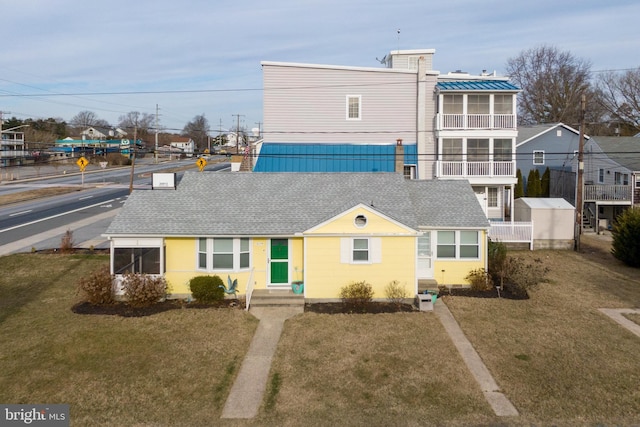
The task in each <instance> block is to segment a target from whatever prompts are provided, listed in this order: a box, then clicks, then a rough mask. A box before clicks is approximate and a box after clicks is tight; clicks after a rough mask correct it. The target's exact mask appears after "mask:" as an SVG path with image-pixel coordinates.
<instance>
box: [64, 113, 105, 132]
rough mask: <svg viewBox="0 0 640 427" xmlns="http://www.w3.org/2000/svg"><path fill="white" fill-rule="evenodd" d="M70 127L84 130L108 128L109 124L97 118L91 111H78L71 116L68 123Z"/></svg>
mask: <svg viewBox="0 0 640 427" xmlns="http://www.w3.org/2000/svg"><path fill="white" fill-rule="evenodd" d="M69 123H70V124H71V126H73V127H75V128H79V129H86V128H88V127H105V128H108V127H109V122H107V121H106V120H102V119H100V118H98V115H97V114H96V113H94V112H93V111H88V110H85V111H80V112H79V113H78V114H76V115H75V116H73V118H72V119H71V121H70V122H69Z"/></svg>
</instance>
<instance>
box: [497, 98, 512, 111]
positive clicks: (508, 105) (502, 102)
mask: <svg viewBox="0 0 640 427" xmlns="http://www.w3.org/2000/svg"><path fill="white" fill-rule="evenodd" d="M493 113H494V114H513V95H493Z"/></svg>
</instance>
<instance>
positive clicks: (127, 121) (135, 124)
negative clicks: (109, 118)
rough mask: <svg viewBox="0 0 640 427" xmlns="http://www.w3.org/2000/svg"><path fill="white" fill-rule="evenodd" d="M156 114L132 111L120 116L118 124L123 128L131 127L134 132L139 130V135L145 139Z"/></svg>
mask: <svg viewBox="0 0 640 427" xmlns="http://www.w3.org/2000/svg"><path fill="white" fill-rule="evenodd" d="M154 120H155V116H154V115H153V114H149V113H140V112H139V111H130V112H128V113H127V114H123V115H122V116H120V117H119V118H118V121H119V123H118V126H119V127H120V128H122V129H130V130H131V132H132V134H133V133H134V129H135V130H137V136H138V137H140V138H142V139H144V138H145V137H146V136H147V135H148V134H149V128H150V127H151V125H152V124H153V122H154Z"/></svg>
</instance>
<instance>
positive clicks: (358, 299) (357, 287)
mask: <svg viewBox="0 0 640 427" xmlns="http://www.w3.org/2000/svg"><path fill="white" fill-rule="evenodd" d="M340 298H341V299H342V302H343V303H345V304H348V305H353V306H363V305H365V304H367V303H369V302H371V300H372V299H373V288H372V287H371V285H370V284H369V283H367V282H366V281H364V280H363V281H362V282H351V283H349V284H348V285H346V286H343V287H342V288H341V289H340Z"/></svg>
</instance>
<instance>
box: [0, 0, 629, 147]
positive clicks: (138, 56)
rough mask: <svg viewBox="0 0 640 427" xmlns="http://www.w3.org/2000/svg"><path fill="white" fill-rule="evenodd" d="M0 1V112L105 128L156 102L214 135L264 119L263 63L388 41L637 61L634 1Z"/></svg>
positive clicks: (166, 121) (163, 112) (473, 68)
mask: <svg viewBox="0 0 640 427" xmlns="http://www.w3.org/2000/svg"><path fill="white" fill-rule="evenodd" d="M0 8H1V9H0V10H2V17H3V19H2V48H1V49H0V52H2V56H1V57H2V60H1V61H0V111H5V112H7V113H6V114H5V118H6V117H11V116H15V117H17V118H20V119H26V118H29V117H32V118H48V117H56V118H58V117H59V118H62V119H64V120H67V121H68V120H70V119H71V118H72V117H73V116H74V115H76V114H77V113H78V112H80V111H83V110H90V111H93V112H95V113H96V114H97V115H98V117H100V118H102V119H105V120H107V121H109V122H110V123H112V124H114V125H115V124H117V122H118V119H119V117H120V116H121V115H123V114H125V113H127V112H129V111H140V112H146V113H150V114H155V112H156V105H158V106H159V114H160V116H159V117H160V125H161V126H163V127H165V128H167V129H169V130H176V131H179V130H181V129H182V128H183V127H184V125H185V124H186V123H187V122H188V121H190V120H192V119H193V118H194V117H195V116H196V115H198V114H204V115H205V117H206V118H207V119H208V121H209V123H210V125H211V128H212V131H217V130H218V128H219V127H220V126H221V127H222V129H223V130H224V129H228V128H230V127H232V126H235V124H236V117H235V116H234V115H236V114H239V115H240V120H241V126H244V127H246V128H247V129H251V128H253V127H257V126H258V125H257V123H258V122H261V121H262V91H261V88H262V72H261V66H260V62H261V61H284V62H302V63H313V64H335V65H352V66H362V67H380V66H381V65H380V64H379V63H378V62H377V61H376V58H382V57H384V55H385V54H387V53H388V52H389V51H391V50H396V49H424V48H433V49H435V50H436V54H435V57H434V69H436V70H438V71H441V72H448V71H453V70H464V71H468V72H470V73H472V74H478V73H480V72H481V71H482V70H483V69H486V70H488V71H494V70H496V71H497V72H498V73H499V74H504V70H505V64H506V62H507V60H508V59H509V58H511V57H514V56H517V55H518V54H519V53H520V52H522V51H523V50H525V49H530V48H534V47H538V46H541V45H543V44H545V45H551V46H555V47H557V48H559V49H560V50H563V51H569V52H571V53H572V54H573V55H574V56H576V57H578V58H580V59H586V60H589V61H591V63H592V70H593V71H599V70H611V69H615V70H617V69H629V68H637V67H639V66H640V26H639V25H638V19H639V18H640V2H639V1H638V0H608V1H602V0H598V1H594V0H537V1H524V0H509V1H507V0H483V1H478V0H449V1H440V2H435V1H428V0H393V1H380V0H367V1H364V0H298V1H294V0H268V1H265V0H260V1H257V0H247V1H243V0H179V1H175V0H174V1H169V0H149V1H145V0H109V1H104V0H0ZM398 30H399V33H398ZM60 94H63V95H60ZM87 94H89V95H87ZM33 95H38V96H33ZM212 134H216V132H212Z"/></svg>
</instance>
